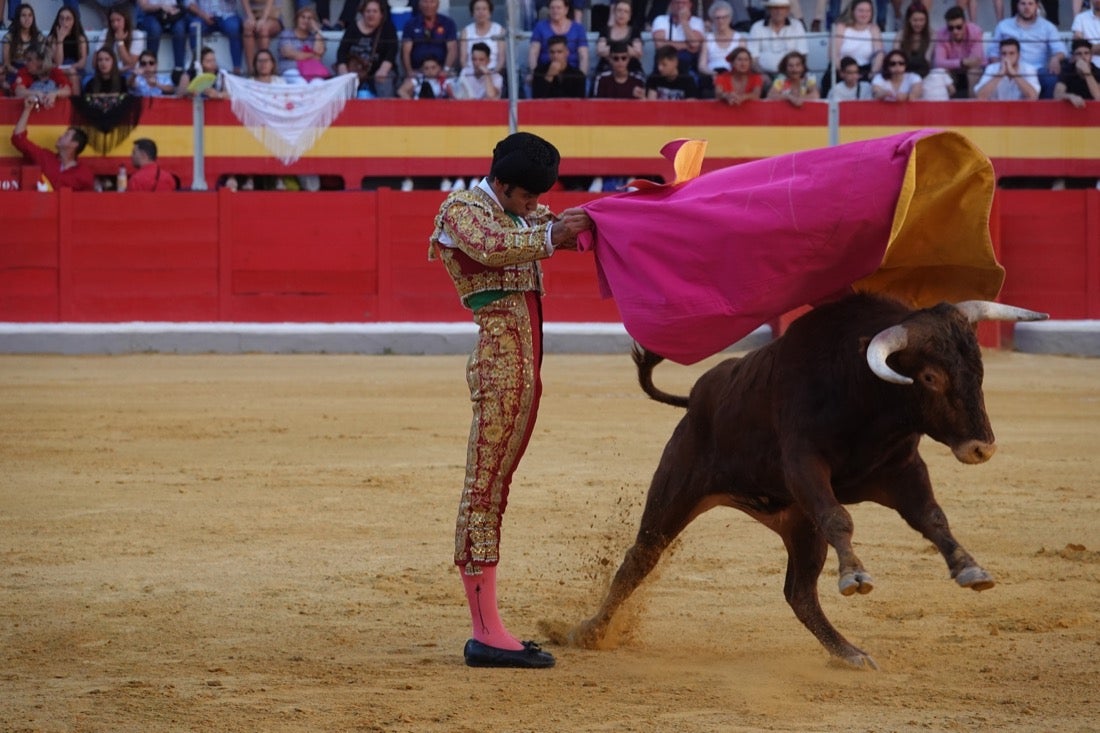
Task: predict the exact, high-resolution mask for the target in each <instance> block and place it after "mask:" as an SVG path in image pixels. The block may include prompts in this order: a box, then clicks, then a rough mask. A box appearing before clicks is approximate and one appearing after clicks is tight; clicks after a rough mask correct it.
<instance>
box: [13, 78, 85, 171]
mask: <svg viewBox="0 0 1100 733" xmlns="http://www.w3.org/2000/svg"><path fill="white" fill-rule="evenodd" d="M39 104H40V102H39V101H38V99H37V98H36V97H33V96H29V97H27V98H26V99H24V100H23V114H21V115H19V119H18V120H17V121H16V123H15V129H13V130H12V131H11V144H12V145H13V146H14V147H15V149H16V150H18V151H19V152H20V153H22V154H23V155H24V156H26V157H27V158H29V159H30V160H31V161H32V162H34V164H35V165H37V166H38V167H39V168H41V169H42V173H43V174H45V176H46V179H47V180H48V181H49V182H50V185H51V186H53V188H54V189H58V188H71V189H72V190H74V191H91V190H92V189H93V187H94V185H95V176H94V175H93V174H92V171H91V169H90V168H88V167H87V166H85V165H82V164H81V163H80V161H79V160H78V158H79V156H80V154H81V153H82V152H84V147H85V146H86V145H87V144H88V134H87V133H86V132H84V131H83V130H81V129H80V128H79V127H70V128H69V129H67V130H65V132H64V134H62V135H61V137H59V138H57V152H56V153H51V152H50V151H49V150H46V149H45V148H43V147H40V146H38V145H35V144H34V143H32V142H31V141H30V140H28V139H27V120H29V119H30V116H31V111H32V110H34V109H36V108H37V107H38V106H39Z"/></svg>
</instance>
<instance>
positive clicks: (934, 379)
mask: <svg viewBox="0 0 1100 733" xmlns="http://www.w3.org/2000/svg"><path fill="white" fill-rule="evenodd" d="M920 379H921V381H922V382H923V383H924V386H925V387H928V388H929V389H938V388H939V386H940V378H939V375H937V374H936V373H935V372H934V371H931V370H925V371H923V372H921V375H920Z"/></svg>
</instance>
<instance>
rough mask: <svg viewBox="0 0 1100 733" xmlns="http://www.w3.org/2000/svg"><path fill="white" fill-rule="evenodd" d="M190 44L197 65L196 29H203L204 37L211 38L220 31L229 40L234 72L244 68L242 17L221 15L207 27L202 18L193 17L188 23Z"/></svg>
mask: <svg viewBox="0 0 1100 733" xmlns="http://www.w3.org/2000/svg"><path fill="white" fill-rule="evenodd" d="M187 24H188V32H187V38H188V42H189V43H191V53H192V54H194V55H195V58H196V65H197V60H198V51H197V50H196V49H195V45H194V44H195V28H202V34H203V36H209V35H210V34H211V33H213V32H215V31H218V32H220V33H221V34H222V35H224V36H225V37H226V38H228V39H229V56H230V58H231V59H233V71H240V70H241V69H243V68H244V66H243V63H242V62H243V60H244V47H243V46H242V42H241V29H242V27H243V23H242V22H241V16H239V15H219V16H217V17H216V18H214V22H213V24H211V25H207V24H206V23H204V22H203V21H202V18H200V17H198V16H197V15H192V16H191V19H190V20H189V21H187Z"/></svg>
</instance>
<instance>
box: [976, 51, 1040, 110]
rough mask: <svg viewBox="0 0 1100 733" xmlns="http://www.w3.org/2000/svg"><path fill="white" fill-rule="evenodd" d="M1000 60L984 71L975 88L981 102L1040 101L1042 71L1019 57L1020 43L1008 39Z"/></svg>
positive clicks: (999, 53)
mask: <svg viewBox="0 0 1100 733" xmlns="http://www.w3.org/2000/svg"><path fill="white" fill-rule="evenodd" d="M998 57H999V58H1000V61H998V62H996V63H992V64H990V65H989V66H987V67H986V68H985V74H983V75H982V78H981V79H980V80H979V81H978V84H977V86H975V87H974V94H975V96H976V97H977V98H978V99H985V100H990V99H994V100H998V101H1006V100H1008V101H1013V100H1020V99H1024V100H1033V99H1038V98H1039V70H1038V69H1036V68H1035V67H1034V66H1032V65H1031V64H1029V63H1027V62H1026V61H1023V60H1022V59H1021V58H1020V42H1019V41H1017V40H1016V39H1015V38H1005V39H1004V40H1002V41H1001V44H1000V46H999V47H998Z"/></svg>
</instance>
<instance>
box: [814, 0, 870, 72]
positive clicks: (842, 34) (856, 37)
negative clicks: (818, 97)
mask: <svg viewBox="0 0 1100 733" xmlns="http://www.w3.org/2000/svg"><path fill="white" fill-rule="evenodd" d="M830 48H831V51H830V56H829V66H828V67H827V68H826V69H825V75H824V77H823V79H822V81H821V89H822V92H823V93H826V94H827V93H828V92H829V91H830V90H831V87H832V84H833V69H839V68H840V60H841V59H842V58H844V57H845V56H847V57H849V58H852V59H854V60H855V62H856V64H858V65H859V73H860V78H861V79H863V80H864V81H867V82H870V81H871V78H872V77H873V76H874V75H875V74H877V73H878V72H879V71H881V70H882V57H883V53H884V52H883V46H882V31H881V30H879V27H878V25H877V24H876V23H875V4H874V3H873V2H871V0H852V2H851V3H849V5H848V7H847V8H846V9H845V10H844V14H843V15H841V16H840V17H839V18H838V19H837V21H836V23H834V24H833V31H832V43H831V45H830Z"/></svg>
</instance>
